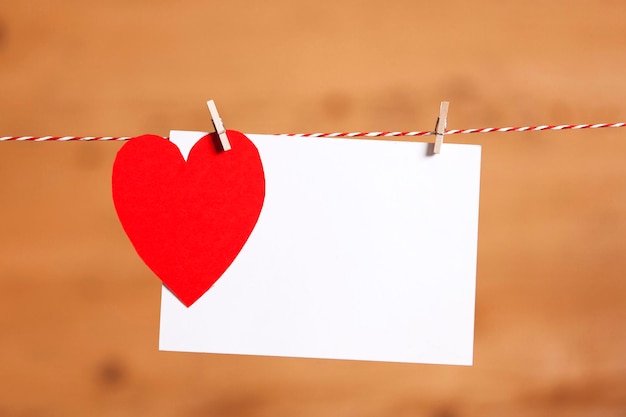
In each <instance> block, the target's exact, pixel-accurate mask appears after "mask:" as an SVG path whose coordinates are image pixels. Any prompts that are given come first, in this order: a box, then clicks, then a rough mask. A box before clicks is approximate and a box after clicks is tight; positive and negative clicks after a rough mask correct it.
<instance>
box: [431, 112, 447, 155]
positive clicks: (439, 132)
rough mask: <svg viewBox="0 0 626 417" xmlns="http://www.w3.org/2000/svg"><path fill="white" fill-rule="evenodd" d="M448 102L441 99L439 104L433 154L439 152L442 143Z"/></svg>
mask: <svg viewBox="0 0 626 417" xmlns="http://www.w3.org/2000/svg"><path fill="white" fill-rule="evenodd" d="M449 105H450V102H448V101H442V102H441V105H440V106H439V117H438V118H437V124H436V125H435V135H436V136H435V147H434V148H433V153H434V154H439V153H441V145H443V136H444V135H445V133H446V126H447V125H448V106H449Z"/></svg>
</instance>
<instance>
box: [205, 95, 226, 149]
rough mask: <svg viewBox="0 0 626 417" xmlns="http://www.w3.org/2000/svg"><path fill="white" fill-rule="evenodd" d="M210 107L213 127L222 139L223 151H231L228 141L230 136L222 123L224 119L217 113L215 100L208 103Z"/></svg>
mask: <svg viewBox="0 0 626 417" xmlns="http://www.w3.org/2000/svg"><path fill="white" fill-rule="evenodd" d="M206 104H207V106H208V107H209V112H210V113H211V119H212V120H213V127H214V128H215V132H216V133H217V135H218V136H219V138H220V144H221V145H222V151H224V152H226V151H230V149H231V147H230V142H229V141H228V136H227V135H226V129H225V128H224V124H223V123H222V118H221V117H220V114H219V113H218V112H217V107H215V102H214V101H213V100H209V101H207V102H206Z"/></svg>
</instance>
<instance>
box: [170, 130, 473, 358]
mask: <svg viewBox="0 0 626 417" xmlns="http://www.w3.org/2000/svg"><path fill="white" fill-rule="evenodd" d="M203 135H204V133H202V132H180V131H178V132H176V131H174V132H172V133H171V140H172V141H173V142H175V143H176V144H177V145H178V146H179V147H180V148H181V149H183V153H184V155H185V157H186V156H187V154H188V152H189V149H190V145H192V144H193V143H195V141H196V140H198V139H199V138H200V137H202V136H203ZM247 136H248V137H249V138H250V139H251V140H252V141H253V142H254V144H255V145H256V146H257V148H258V150H259V153H260V156H261V160H262V162H263V167H264V170H265V180H266V195H265V202H264V205H263V209H262V211H261V215H260V217H259V221H258V223H257V225H256V227H255V229H254V230H253V232H252V234H251V235H250V238H249V239H248V241H247V243H246V244H245V246H244V248H243V250H242V251H241V253H240V254H239V256H238V257H237V258H236V259H235V261H234V262H233V264H232V265H231V266H230V268H229V269H228V270H227V271H226V272H225V273H224V275H223V276H222V277H221V278H220V279H219V280H218V281H217V282H216V283H215V284H214V286H213V287H212V288H211V289H210V290H209V291H208V292H207V293H206V294H205V295H204V296H202V297H201V298H200V299H199V300H198V301H197V302H196V303H195V304H193V305H192V306H191V307H189V308H187V307H185V306H184V305H183V304H182V303H181V302H180V301H178V299H177V298H176V297H175V296H174V295H172V294H171V293H170V292H169V291H168V290H167V288H165V287H164V288H163V292H162V304H161V331H160V349H161V350H170V351H185V352H209V353H229V354H246V355H269V356H292V357H310V358H332V359H354V360H371V361H391V362H419V363H434V364H456V365H471V364H472V352H473V335H474V303H475V282H476V255H477V238H478V203H479V188H480V147H479V146H476V145H453V144H444V145H443V148H442V151H441V154H439V155H427V147H428V145H427V144H425V143H416V142H398V141H391V140H355V139H321V138H295V137H282V136H270V135H250V134H249V135H247ZM185 144H186V146H185Z"/></svg>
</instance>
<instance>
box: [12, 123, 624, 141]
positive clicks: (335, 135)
mask: <svg viewBox="0 0 626 417" xmlns="http://www.w3.org/2000/svg"><path fill="white" fill-rule="evenodd" d="M625 126H626V123H624V122H620V123H596V124H580V125H552V126H551V125H543V126H521V127H485V128H481V129H450V130H446V132H445V134H446V135H457V134H467V133H496V132H497V133H505V132H537V131H541V130H569V129H571V130H577V129H600V128H605V127H625ZM434 134H435V132H432V131H413V132H334V133H281V134H279V135H280V136H291V137H300V138H356V137H362V138H366V137H367V138H375V137H400V136H409V137H410V136H430V135H434ZM128 139H131V137H129V136H2V137H0V142H6V141H18V142H19V141H25V142H45V141H59V142H71V141H123V140H128Z"/></svg>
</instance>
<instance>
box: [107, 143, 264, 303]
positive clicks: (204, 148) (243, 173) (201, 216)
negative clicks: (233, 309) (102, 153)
mask: <svg viewBox="0 0 626 417" xmlns="http://www.w3.org/2000/svg"><path fill="white" fill-rule="evenodd" d="M227 134H228V139H229V141H230V143H231V146H232V149H231V150H230V151H227V152H221V151H217V150H216V146H215V143H216V141H217V135H216V134H210V135H207V136H205V137H204V138H202V139H201V140H200V141H199V142H198V143H197V144H196V145H195V146H194V147H193V148H192V150H191V152H190V154H189V158H188V160H187V161H185V160H184V159H183V156H182V155H181V153H180V151H179V150H178V148H177V147H176V145H174V144H173V143H171V142H170V141H168V140H166V139H163V138H161V137H159V136H153V135H144V136H139V137H136V138H133V139H132V140H130V141H129V142H128V143H126V144H125V145H124V146H123V147H122V148H121V149H120V151H119V152H118V154H117V157H116V158H115V163H114V165H113V202H114V204H115V209H116V210H117V214H118V216H119V219H120V221H121V223H122V226H123V227H124V230H125V231H126V234H127V235H128V237H129V238H130V240H131V242H132V244H133V246H134V247H135V249H136V251H137V253H138V254H139V256H140V257H141V258H142V259H143V260H144V262H145V263H146V264H147V265H148V266H149V267H150V269H152V271H154V273H155V274H156V275H157V276H158V277H159V278H160V279H161V280H162V281H163V283H164V284H165V285H166V286H167V287H168V288H169V289H170V291H172V292H173V293H174V294H175V295H176V296H177V297H178V298H179V299H180V301H182V302H183V304H185V305H186V306H190V305H191V304H193V303H194V302H195V301H196V300H197V299H198V298H200V297H201V296H202V295H203V294H204V293H205V292H206V291H207V290H208V289H209V288H210V287H211V286H212V285H213V284H214V283H215V282H216V281H217V280H218V279H219V278H220V277H221V276H222V274H223V273H224V272H225V271H226V269H227V268H228V267H229V266H230V265H231V263H232V262H233V261H234V259H235V258H236V257H237V255H238V254H239V252H240V251H241V249H242V248H243V246H244V244H245V243H246V241H247V239H248V237H249V236H250V233H251V232H252V230H253V229H254V227H255V225H256V223H257V220H258V218H259V215H260V213H261V208H262V207H263V201H264V197H265V176H264V173H263V165H262V163H261V158H260V156H259V152H258V150H257V149H256V147H255V145H254V144H253V143H252V142H251V141H250V140H249V139H248V138H247V137H246V136H245V135H243V134H242V133H239V132H235V131H228V132H227Z"/></svg>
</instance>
